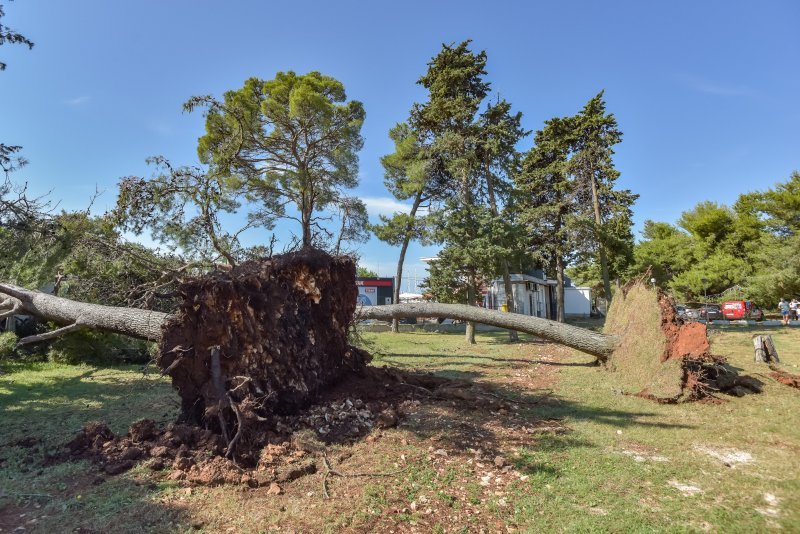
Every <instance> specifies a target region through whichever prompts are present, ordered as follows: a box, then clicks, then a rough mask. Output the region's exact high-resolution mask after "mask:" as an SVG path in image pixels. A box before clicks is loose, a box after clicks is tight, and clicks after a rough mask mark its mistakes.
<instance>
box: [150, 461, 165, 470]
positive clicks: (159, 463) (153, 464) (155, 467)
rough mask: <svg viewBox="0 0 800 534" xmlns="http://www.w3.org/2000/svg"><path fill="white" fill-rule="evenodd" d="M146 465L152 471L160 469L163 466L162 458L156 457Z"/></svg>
mask: <svg viewBox="0 0 800 534" xmlns="http://www.w3.org/2000/svg"><path fill="white" fill-rule="evenodd" d="M147 467H149V468H150V469H151V470H152V471H161V470H162V469H164V467H165V466H164V460H161V459H160V458H157V459H155V460H153V461H152V462H150V463H149V464H147Z"/></svg>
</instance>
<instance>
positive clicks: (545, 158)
mask: <svg viewBox="0 0 800 534" xmlns="http://www.w3.org/2000/svg"><path fill="white" fill-rule="evenodd" d="M574 132H575V129H574V124H573V121H572V120H571V119H569V118H554V119H550V120H548V121H547V122H545V126H544V128H543V129H541V130H539V131H537V132H536V134H535V137H534V146H533V148H531V150H530V151H529V152H528V153H527V154H525V157H524V159H523V161H522V168H521V169H520V172H519V173H517V174H516V175H515V176H514V179H515V182H516V185H517V188H518V190H519V191H518V201H517V208H518V210H519V217H520V222H521V223H522V224H523V225H524V228H525V230H526V242H527V246H528V248H529V249H530V251H531V253H532V255H533V257H534V259H535V260H537V261H539V262H542V263H543V264H545V265H547V266H548V268H549V269H551V270H552V271H553V272H555V273H556V319H557V320H558V321H562V322H563V321H564V270H565V268H566V266H567V264H568V263H569V261H570V260H571V259H572V258H573V256H574V251H575V249H576V246H575V230H574V227H573V224H574V220H575V200H574V192H573V183H572V181H571V180H570V177H569V171H570V161H569V155H570V152H571V147H572V145H573V142H574Z"/></svg>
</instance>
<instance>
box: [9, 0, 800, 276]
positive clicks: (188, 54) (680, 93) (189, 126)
mask: <svg viewBox="0 0 800 534" xmlns="http://www.w3.org/2000/svg"><path fill="white" fill-rule="evenodd" d="M4 4H5V7H6V17H5V18H4V19H3V22H4V23H5V24H7V25H9V26H11V27H12V28H14V29H16V30H18V31H20V32H22V33H23V34H25V35H26V36H28V37H29V38H31V39H32V40H33V41H35V43H36V47H35V48H34V49H33V50H32V51H28V50H27V49H25V48H22V47H19V46H16V47H13V46H3V47H1V48H0V57H2V58H3V60H4V61H5V62H7V63H8V69H7V70H6V71H5V72H2V73H0V140H2V141H3V142H5V143H13V144H20V145H23V146H24V148H25V151H24V153H25V156H26V157H27V158H28V159H29V160H30V162H31V163H30V165H29V166H28V167H27V168H26V169H24V171H22V172H21V173H18V174H17V175H16V176H15V179H17V180H21V179H25V180H28V181H29V184H30V189H31V190H32V191H33V192H39V193H43V192H46V191H51V190H52V194H51V195H52V198H54V199H58V200H60V201H61V204H60V206H61V207H63V208H65V209H79V208H84V207H85V206H86V204H87V202H88V198H89V197H90V196H91V195H92V194H93V193H94V191H95V189H96V188H99V189H100V190H104V191H105V193H104V194H103V195H102V196H101V197H100V199H99V200H98V201H97V202H96V204H95V211H98V210H104V209H106V208H110V207H111V206H112V205H113V204H114V201H115V197H116V193H115V189H116V183H117V181H118V180H119V178H120V177H122V176H127V175H140V176H149V175H150V169H149V168H148V167H147V166H146V165H145V163H144V160H145V158H146V157H148V156H152V155H157V154H161V155H164V156H167V157H168V158H170V159H171V160H172V161H173V162H174V163H177V164H191V163H195V162H196V159H197V157H196V152H195V146H196V140H197V137H198V136H199V135H201V134H202V130H203V121H202V117H201V116H200V115H199V114H189V115H187V114H184V113H182V112H181V104H182V103H183V102H184V101H185V100H186V99H187V98H188V97H189V96H191V95H196V94H209V93H210V94H214V95H221V93H222V92H223V91H225V90H227V89H233V88H238V87H240V86H241V84H242V83H243V81H244V80H245V79H246V78H248V77H250V76H258V77H261V78H271V77H273V76H274V74H275V73H276V72H277V71H281V70H289V69H291V70H295V71H297V72H301V73H304V72H307V71H310V70H319V71H322V72H324V73H326V74H329V75H331V76H334V77H336V78H338V79H339V80H341V81H342V82H343V83H344V84H345V87H346V88H347V92H348V96H349V97H350V98H353V99H357V100H360V101H362V102H363V103H364V106H365V108H366V111H367V120H366V122H365V124H364V128H363V131H362V133H363V135H364V137H365V139H366V143H365V145H364V149H363V151H362V152H361V170H360V177H361V185H360V186H359V188H358V189H357V194H359V195H360V196H361V197H362V198H364V199H365V201H367V203H368V206H369V207H370V210H371V213H372V214H373V215H374V214H376V213H378V212H379V211H384V212H385V211H387V210H388V211H391V209H392V208H393V207H394V201H393V199H391V198H390V196H389V195H388V193H387V192H386V190H385V188H384V186H383V173H382V168H381V166H380V163H379V158H380V156H381V155H383V154H386V153H388V152H390V151H391V149H392V145H391V143H390V141H389V139H388V137H387V132H388V130H389V128H390V127H392V126H393V125H394V124H395V123H396V122H398V121H402V120H404V119H405V118H406V117H407V115H408V111H409V109H410V107H411V105H412V103H413V102H415V101H421V100H423V99H424V97H425V95H424V92H423V91H422V90H421V89H420V88H419V87H418V86H417V85H415V82H416V80H417V79H418V78H419V76H420V75H421V74H423V73H424V71H425V68H426V63H427V61H429V59H430V58H431V57H432V56H433V55H435V54H436V53H437V52H438V50H439V48H440V46H441V43H443V42H447V43H449V42H459V41H461V40H464V39H473V47H474V49H476V50H478V49H484V50H486V51H487V53H488V56H489V62H488V71H489V76H488V79H489V80H490V81H491V83H492V88H493V90H494V91H498V92H500V94H501V95H502V96H503V97H504V98H506V99H507V100H509V101H510V102H511V103H512V104H513V105H514V107H515V109H517V110H519V111H522V112H523V113H524V118H523V123H524V125H525V127H526V128H528V129H531V130H536V129H539V128H540V127H541V126H542V124H543V122H544V121H545V120H546V119H548V118H550V117H553V116H563V115H568V114H574V113H575V112H577V111H578V110H579V109H580V108H581V107H582V106H583V104H584V103H585V102H586V101H587V100H588V99H589V98H591V97H592V96H594V95H595V94H596V93H597V92H598V91H599V90H600V89H605V91H606V93H605V95H606V101H607V104H608V110H609V111H611V112H613V113H614V114H615V115H616V117H617V119H618V121H619V125H620V127H621V129H622V131H623V132H624V139H623V142H622V144H620V145H619V146H618V149H617V156H616V159H615V161H616V164H617V168H618V169H619V170H620V171H621V172H622V176H621V178H620V180H619V184H620V186H621V187H625V188H629V189H631V190H633V191H634V192H636V193H638V194H639V195H641V196H640V199H639V201H638V203H637V204H636V206H635V222H636V230H637V231H638V230H639V229H641V226H642V223H643V222H644V220H646V219H655V220H661V221H670V222H673V221H675V220H676V219H677V218H678V217H679V216H680V213H681V212H682V211H684V210H687V209H690V208H691V207H692V206H694V205H695V204H696V203H697V202H699V201H702V200H709V199H710V200H715V201H718V202H722V203H731V202H733V201H734V200H735V199H736V197H737V196H738V195H739V194H740V193H742V192H745V191H750V190H754V189H763V188H766V187H769V186H771V185H773V184H774V183H776V182H778V181H782V180H786V179H787V178H788V177H789V174H790V173H791V171H792V170H795V169H800V127H798V125H800V98H798V97H799V96H800V39H799V38H798V21H800V3H798V2H795V1H783V2H781V1H765V2H758V3H756V2H739V1H691V2H689V1H672V2H661V3H656V2H642V1H636V2H599V1H597V2H590V1H585V2H491V3H488V2H471V1H457V2H456V1H453V2H445V1H440V2H433V1H428V2H391V3H390V2H381V1H373V2H351V1H339V2H301V1H295V2H235V1H231V2H225V3H220V2H213V3H212V2H206V1H174V0H171V1H169V2H164V1H150V0H141V1H137V2H109V1H86V0H79V1H74V2H62V1H49V2H44V1H36V0H16V1H14V2H11V3H10V4H9V3H8V2H4ZM530 145H531V140H530V138H529V139H527V140H526V141H523V143H522V146H521V147H520V148H521V149H525V150H527V149H528V148H530ZM293 225H294V223H293V222H291V221H287V222H285V223H282V226H283V231H284V232H286V231H288V230H296V229H295V228H294V226H293ZM248 239H250V240H252V242H256V241H260V240H262V239H263V240H264V241H267V240H268V235H267V234H264V233H262V234H250V236H249V237H248ZM435 250H436V249H435V248H422V247H419V246H413V247H412V249H411V250H410V251H409V255H408V264H407V265H408V270H407V272H410V273H412V274H413V272H414V270H415V269H416V270H417V273H418V276H420V277H421V276H422V272H423V264H421V263H420V262H419V258H420V257H421V256H426V255H430V254H433V253H435ZM360 253H361V256H362V264H364V265H366V266H369V267H372V268H373V269H376V270H378V271H379V274H381V275H391V274H393V272H394V268H395V262H396V260H397V250H396V249H392V248H390V247H387V246H385V245H383V244H382V243H380V242H378V241H376V240H374V239H373V240H372V241H371V242H369V243H368V244H366V245H363V246H362V247H361V248H360ZM404 289H405V284H404Z"/></svg>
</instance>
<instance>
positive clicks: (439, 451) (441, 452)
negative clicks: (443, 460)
mask: <svg viewBox="0 0 800 534" xmlns="http://www.w3.org/2000/svg"><path fill="white" fill-rule="evenodd" d="M433 454H435V455H436V456H447V451H446V450H444V449H436V450H435V451H433Z"/></svg>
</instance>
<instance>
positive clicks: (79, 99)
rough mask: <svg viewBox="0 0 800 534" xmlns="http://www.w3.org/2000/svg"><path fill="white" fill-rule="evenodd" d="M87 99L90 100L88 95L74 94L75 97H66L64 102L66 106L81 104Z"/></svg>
mask: <svg viewBox="0 0 800 534" xmlns="http://www.w3.org/2000/svg"><path fill="white" fill-rule="evenodd" d="M89 100H91V97H90V96H88V95H84V96H76V97H75V98H70V99H67V100H65V101H64V102H65V103H66V104H67V105H68V106H80V105H82V104H85V103H87V102H88V101H89Z"/></svg>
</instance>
